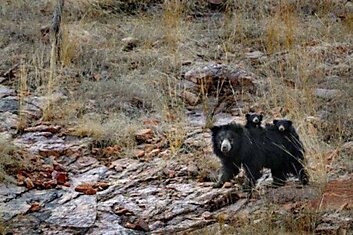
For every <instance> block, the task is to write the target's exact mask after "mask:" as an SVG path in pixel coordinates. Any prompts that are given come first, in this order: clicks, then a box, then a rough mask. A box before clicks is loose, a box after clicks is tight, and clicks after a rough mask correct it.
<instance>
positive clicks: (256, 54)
mask: <svg viewBox="0 0 353 235" xmlns="http://www.w3.org/2000/svg"><path fill="white" fill-rule="evenodd" d="M245 56H246V57H248V58H249V59H254V60H256V59H259V58H261V57H263V56H265V54H264V53H263V52H261V51H253V52H249V53H245Z"/></svg>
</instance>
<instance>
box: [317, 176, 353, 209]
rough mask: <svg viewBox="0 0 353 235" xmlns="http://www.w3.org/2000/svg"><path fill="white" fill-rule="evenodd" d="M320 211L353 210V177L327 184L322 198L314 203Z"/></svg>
mask: <svg viewBox="0 0 353 235" xmlns="http://www.w3.org/2000/svg"><path fill="white" fill-rule="evenodd" d="M314 205H315V206H317V207H319V209H327V210H337V209H338V208H348V209H352V208H353V175H349V176H348V177H347V178H345V179H337V180H331V181H329V182H328V183H327V185H326V187H325V189H324V192H323V194H322V196H321V198H318V199H317V200H315V201H314Z"/></svg>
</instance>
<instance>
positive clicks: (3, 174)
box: [0, 134, 25, 182]
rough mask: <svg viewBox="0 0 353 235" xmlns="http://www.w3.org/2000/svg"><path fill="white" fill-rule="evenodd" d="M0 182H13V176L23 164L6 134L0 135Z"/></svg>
mask: <svg viewBox="0 0 353 235" xmlns="http://www.w3.org/2000/svg"><path fill="white" fill-rule="evenodd" d="M0 155H1V157H0V182H3V181H10V182H15V179H14V178H13V176H14V175H15V174H16V173H17V171H18V170H19V169H20V168H21V167H22V166H23V165H24V164H25V163H24V162H23V159H22V158H20V157H19V156H18V154H16V153H15V146H14V145H13V144H12V143H11V140H10V138H9V137H8V136H6V135H3V134H1V135H0Z"/></svg>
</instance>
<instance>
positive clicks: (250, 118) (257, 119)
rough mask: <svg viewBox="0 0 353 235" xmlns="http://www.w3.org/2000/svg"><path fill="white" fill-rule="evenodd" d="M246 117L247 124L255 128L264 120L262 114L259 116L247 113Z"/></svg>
mask: <svg viewBox="0 0 353 235" xmlns="http://www.w3.org/2000/svg"><path fill="white" fill-rule="evenodd" d="M245 117H246V123H247V124H253V125H255V126H256V125H258V126H260V125H261V122H262V118H263V116H262V115H261V114H257V113H247V114H246V115H245Z"/></svg>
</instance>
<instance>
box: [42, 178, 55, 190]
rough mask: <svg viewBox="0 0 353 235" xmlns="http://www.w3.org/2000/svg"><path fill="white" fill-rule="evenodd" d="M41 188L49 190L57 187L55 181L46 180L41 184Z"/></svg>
mask: <svg viewBox="0 0 353 235" xmlns="http://www.w3.org/2000/svg"><path fill="white" fill-rule="evenodd" d="M42 186H43V188H45V189H51V188H55V187H56V186H57V183H56V181H55V180H47V181H44V182H43V183H42Z"/></svg>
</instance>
